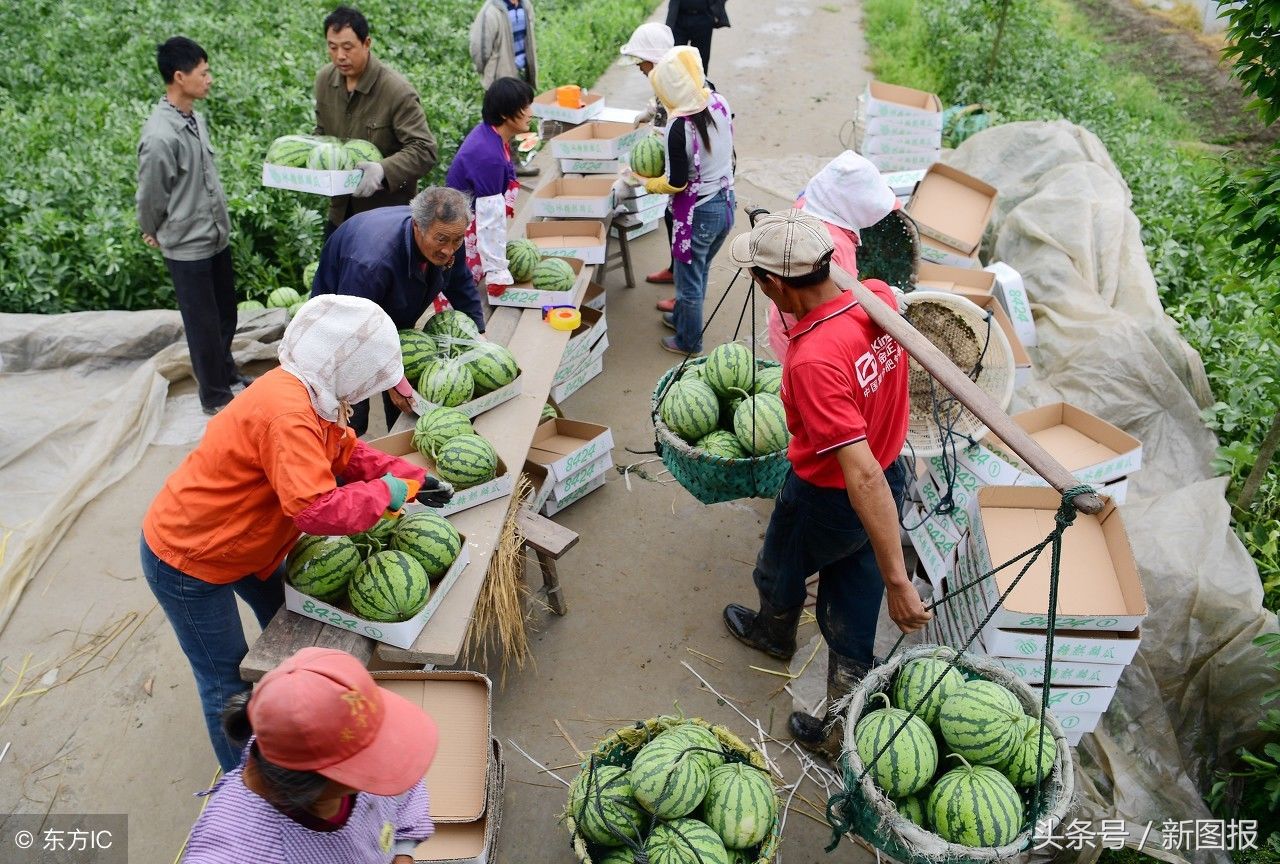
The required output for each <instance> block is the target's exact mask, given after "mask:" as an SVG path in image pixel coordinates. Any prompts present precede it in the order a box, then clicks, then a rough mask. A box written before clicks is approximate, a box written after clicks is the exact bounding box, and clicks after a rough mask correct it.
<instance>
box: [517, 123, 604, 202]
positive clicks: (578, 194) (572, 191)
mask: <svg viewBox="0 0 1280 864" xmlns="http://www.w3.org/2000/svg"><path fill="white" fill-rule="evenodd" d="M566 134H568V133H566ZM533 195H534V197H535V198H607V197H610V196H612V195H613V178H612V177H559V178H557V179H555V180H552V181H550V182H549V183H546V184H544V185H543V186H541V187H540V188H539V189H538V191H536V192H534V193H533Z"/></svg>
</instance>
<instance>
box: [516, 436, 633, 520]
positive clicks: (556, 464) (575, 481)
mask: <svg viewBox="0 0 1280 864" xmlns="http://www.w3.org/2000/svg"><path fill="white" fill-rule="evenodd" d="M612 450H613V433H612V432H611V431H610V429H609V427H608V426H601V425H599V424H596V423H584V422H582V421H581V420H567V419H564V418H556V419H553V420H547V421H546V422H545V423H543V424H542V425H541V426H539V427H538V429H537V431H536V432H534V434H533V444H532V445H531V446H530V448H529V458H528V461H526V462H525V464H524V473H525V474H526V475H528V477H529V479H530V480H531V481H532V482H533V485H534V497H533V501H534V509H535V510H537V511H539V512H541V513H543V514H544V515H547V516H554V515H555V514H556V513H559V512H560V511H561V510H563V509H565V508H566V507H568V506H569V505H570V504H574V503H576V502H578V501H580V500H582V498H584V497H585V496H587V495H589V494H591V493H592V492H594V491H595V490H597V489H599V488H600V487H601V486H603V485H604V484H605V482H606V481H607V480H608V477H609V469H611V468H612V467H613V453H612Z"/></svg>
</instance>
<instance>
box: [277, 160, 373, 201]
mask: <svg viewBox="0 0 1280 864" xmlns="http://www.w3.org/2000/svg"><path fill="white" fill-rule="evenodd" d="M363 176H364V172H363V171H317V170H315V169H313V168H290V167H289V166H287V165H272V164H271V163H270V162H266V163H263V165H262V185H263V186H269V187H271V188H272V189H291V190H293V191H294V192H311V193H313V194H316V195H324V196H326V197H329V198H333V197H335V196H337V195H350V194H351V193H352V192H353V191H355V188H356V187H357V186H359V185H360V178H361V177H363Z"/></svg>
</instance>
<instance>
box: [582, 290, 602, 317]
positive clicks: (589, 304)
mask: <svg viewBox="0 0 1280 864" xmlns="http://www.w3.org/2000/svg"><path fill="white" fill-rule="evenodd" d="M606 299H607V297H606V295H605V290H604V286H603V285H601V284H600V283H599V282H589V283H588V284H587V292H586V293H585V294H583V295H582V308H583V309H595V310H596V311H597V312H601V313H603V312H604V308H605V301H606Z"/></svg>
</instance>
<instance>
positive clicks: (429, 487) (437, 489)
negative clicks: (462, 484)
mask: <svg viewBox="0 0 1280 864" xmlns="http://www.w3.org/2000/svg"><path fill="white" fill-rule="evenodd" d="M451 500H453V484H452V483H449V482H448V481H445V480H441V479H440V478H438V477H432V476H431V475H430V474H428V475H427V479H426V480H424V481H423V483H422V491H421V492H419V493H418V498H417V501H418V503H419V504H424V505H426V506H427V507H443V506H444V505H446V504H448V503H449V502H450V501H451Z"/></svg>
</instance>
